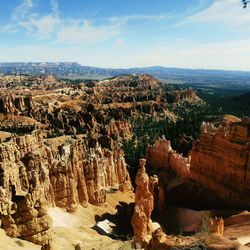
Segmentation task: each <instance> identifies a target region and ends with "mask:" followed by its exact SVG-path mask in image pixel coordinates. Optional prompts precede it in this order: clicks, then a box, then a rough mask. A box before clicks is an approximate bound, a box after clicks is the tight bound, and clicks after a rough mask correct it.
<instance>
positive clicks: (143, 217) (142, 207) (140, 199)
mask: <svg viewBox="0 0 250 250" xmlns="http://www.w3.org/2000/svg"><path fill="white" fill-rule="evenodd" d="M145 164H146V160H145V159H141V160H140V168H139V170H138V173H137V175H136V185H137V186H136V192H135V209H134V214H133V217H132V221H131V224H132V227H133V230H134V235H135V238H136V241H138V242H139V243H140V244H142V245H145V244H146V243H147V242H148V240H149V238H150V235H151V233H152V232H153V223H152V221H151V213H152V211H153V208H154V198H153V194H152V191H151V190H150V182H149V177H148V175H147V173H146V169H145Z"/></svg>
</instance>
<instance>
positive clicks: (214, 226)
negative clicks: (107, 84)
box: [210, 217, 224, 236]
mask: <svg viewBox="0 0 250 250" xmlns="http://www.w3.org/2000/svg"><path fill="white" fill-rule="evenodd" d="M210 232H211V233H216V234H218V235H220V236H223V234H224V220H223V219H222V218H217V217H215V218H214V219H211V221H210Z"/></svg>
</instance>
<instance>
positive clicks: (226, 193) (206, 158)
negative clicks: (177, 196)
mask: <svg viewBox="0 0 250 250" xmlns="http://www.w3.org/2000/svg"><path fill="white" fill-rule="evenodd" d="M190 178H191V179H192V180H194V181H195V182H197V183H199V184H200V185H202V186H204V187H206V188H208V189H210V190H212V191H213V192H214V193H216V195H218V196H219V197H220V198H221V199H223V200H226V201H229V202H231V203H233V204H238V205H239V206H242V207H250V197H249V192H250V187H249V183H250V120H249V119H245V120H242V121H239V120H237V119H236V120H235V119H234V120H232V119H230V120H229V119H228V120H227V121H225V119H224V121H223V122H222V123H221V125H220V126H218V127H215V126H214V125H213V124H209V123H204V124H203V125H202V128H201V135H200V138H199V140H197V142H196V143H195V145H194V147H193V149H192V152H191V174H190Z"/></svg>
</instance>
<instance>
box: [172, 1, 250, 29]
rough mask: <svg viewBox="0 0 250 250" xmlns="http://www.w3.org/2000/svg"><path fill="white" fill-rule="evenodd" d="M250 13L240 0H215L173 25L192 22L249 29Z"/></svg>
mask: <svg viewBox="0 0 250 250" xmlns="http://www.w3.org/2000/svg"><path fill="white" fill-rule="evenodd" d="M249 22H250V13H249V10H248V9H243V8H242V6H241V3H240V1H239V0H215V1H214V2H213V3H212V4H211V5H210V6H209V7H208V8H206V9H204V10H201V11H199V12H197V13H195V14H193V15H191V16H188V17H186V18H184V19H183V20H181V21H180V22H178V23H176V24H175V25H173V27H178V26H184V25H190V24H201V25H204V24H207V25H213V26H214V27H218V28H223V27H227V30H229V31H230V30H236V29H242V28H244V29H249V25H248V24H249Z"/></svg>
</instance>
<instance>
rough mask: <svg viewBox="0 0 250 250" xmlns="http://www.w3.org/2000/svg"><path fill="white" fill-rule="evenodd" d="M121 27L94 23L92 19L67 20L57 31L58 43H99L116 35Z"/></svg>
mask: <svg viewBox="0 0 250 250" xmlns="http://www.w3.org/2000/svg"><path fill="white" fill-rule="evenodd" d="M119 32H120V27H119V26H117V25H115V24H112V23H108V24H104V25H94V24H93V23H92V22H91V21H90V20H83V21H81V20H67V21H65V22H64V23H63V25H62V26H61V27H60V28H59V30H58V32H57V39H56V43H63V44H98V43H102V42H104V41H106V40H108V39H111V38H113V37H116V36H117V35H118V34H119Z"/></svg>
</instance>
